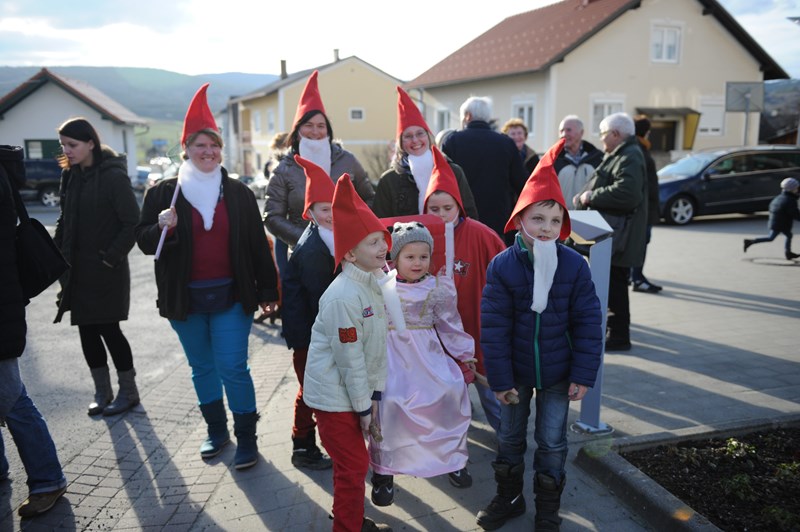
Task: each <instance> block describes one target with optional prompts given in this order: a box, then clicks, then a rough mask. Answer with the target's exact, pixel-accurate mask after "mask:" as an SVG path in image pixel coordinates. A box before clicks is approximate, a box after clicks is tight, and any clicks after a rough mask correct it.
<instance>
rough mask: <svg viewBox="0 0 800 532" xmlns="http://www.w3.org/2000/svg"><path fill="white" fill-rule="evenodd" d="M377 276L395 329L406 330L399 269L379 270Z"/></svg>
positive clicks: (384, 302) (400, 331)
mask: <svg viewBox="0 0 800 532" xmlns="http://www.w3.org/2000/svg"><path fill="white" fill-rule="evenodd" d="M375 277H376V279H377V281H378V286H379V287H380V289H381V294H382V295H383V304H384V306H385V307H386V312H387V314H389V317H390V318H392V323H394V328H395V330H396V331H397V332H399V333H402V332H405V330H406V319H405V317H404V316H403V305H402V303H401V302H400V294H398V293H397V270H389V273H384V272H383V270H378V271H377V272H376V273H375Z"/></svg>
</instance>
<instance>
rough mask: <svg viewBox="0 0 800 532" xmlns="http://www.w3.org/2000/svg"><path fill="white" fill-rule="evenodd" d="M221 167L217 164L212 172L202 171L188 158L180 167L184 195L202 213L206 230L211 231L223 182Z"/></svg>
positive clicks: (180, 179) (179, 176)
mask: <svg viewBox="0 0 800 532" xmlns="http://www.w3.org/2000/svg"><path fill="white" fill-rule="evenodd" d="M221 168H222V167H221V166H220V165H217V166H216V168H214V169H213V170H212V171H211V172H208V173H205V172H201V171H200V170H198V169H197V167H196V166H195V165H194V164H193V163H192V161H191V160H189V159H187V160H185V161H183V163H182V164H181V166H180V168H179V169H178V184H179V185H180V187H181V192H182V193H183V197H184V198H186V201H188V202H189V203H190V204H191V206H192V207H194V208H195V209H197V212H199V213H200V216H202V218H203V227H204V228H205V230H206V231H210V230H211V227H212V226H213V225H214V210H215V209H216V208H217V202H218V201H219V185H220V183H221V182H222V170H221Z"/></svg>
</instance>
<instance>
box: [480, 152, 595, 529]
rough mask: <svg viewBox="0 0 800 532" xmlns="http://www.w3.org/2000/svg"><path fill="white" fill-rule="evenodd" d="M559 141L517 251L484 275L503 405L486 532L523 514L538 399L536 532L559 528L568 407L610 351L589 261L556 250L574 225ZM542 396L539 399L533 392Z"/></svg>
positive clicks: (523, 203)
mask: <svg viewBox="0 0 800 532" xmlns="http://www.w3.org/2000/svg"><path fill="white" fill-rule="evenodd" d="M563 146H564V139H561V140H560V141H559V142H558V143H556V144H555V145H554V146H553V147H551V148H550V149H549V150H548V151H547V153H546V154H545V155H544V156H543V157H542V159H541V161H539V164H538V165H537V166H536V168H535V169H534V171H533V173H532V174H531V176H530V178H528V181H527V182H526V183H525V187H524V188H523V190H522V192H521V193H520V196H519V200H518V201H517V205H516V206H515V207H514V210H513V212H512V214H511V217H510V219H509V220H508V224H507V225H506V231H508V230H510V229H513V228H516V229H517V230H518V233H517V235H516V239H515V242H514V244H513V245H512V246H511V247H509V248H508V249H506V250H505V251H503V252H502V253H500V254H499V255H497V257H495V258H494V260H492V262H491V264H490V265H489V270H488V271H487V273H486V288H485V289H484V291H483V300H482V302H481V345H482V347H483V354H484V363H485V365H486V377H487V378H488V380H489V386H490V387H491V389H492V390H493V391H494V393H495V396H496V397H497V399H498V400H499V401H500V403H501V413H500V419H501V421H500V429H499V430H498V441H499V444H498V450H497V458H496V459H495V461H494V462H492V467H493V468H494V470H495V479H496V480H497V483H498V486H497V495H496V496H495V498H494V499H493V500H492V502H491V503H490V504H489V506H488V507H487V508H486V509H485V510H481V511H480V512H479V513H478V524H479V525H480V526H482V527H483V528H485V529H486V530H494V529H495V528H499V527H500V526H502V525H503V524H504V523H505V522H506V520H508V519H510V518H512V517H516V516H519V515H522V514H524V513H525V499H524V497H523V495H522V493H523V489H522V488H523V484H524V477H525V463H524V456H523V454H522V453H520V452H519V449H525V448H526V446H527V425H528V416H529V415H530V412H531V402H532V401H533V400H534V396H535V401H536V405H535V411H536V413H535V414H534V415H535V425H534V426H535V429H534V438H535V440H536V442H537V449H536V451H534V455H533V470H534V476H533V478H534V483H533V492H534V494H535V497H536V528H537V529H539V528H542V529H544V528H552V529H553V530H555V529H557V528H558V526H559V523H560V522H561V519H560V518H559V517H558V508H559V505H560V500H561V493H562V491H563V490H564V484H565V481H566V477H565V474H564V463H565V462H566V459H567V436H566V432H567V416H568V413H569V403H570V401H579V400H581V399H583V396H584V395H585V394H586V391H587V389H588V388H590V387H592V386H594V383H595V379H596V377H597V371H598V368H599V367H600V357H601V353H602V349H603V334H602V329H601V322H602V313H601V312H600V302H599V300H598V298H597V295H596V293H595V288H594V283H593V282H592V277H591V273H590V271H589V266H588V264H587V262H586V260H585V259H584V258H583V257H582V256H581V255H580V254H578V253H577V252H576V251H574V250H572V249H570V248H569V247H567V246H565V245H563V244H561V243H559V242H558V240H559V239H564V238H566V237H567V236H569V233H570V222H569V213H568V212H567V209H566V206H565V203H564V197H563V195H562V193H561V187H560V185H559V183H558V176H557V174H556V172H555V169H554V168H553V162H554V161H555V159H556V157H557V156H558V153H559V152H560V151H561V150H562V149H563ZM534 390H535V393H534Z"/></svg>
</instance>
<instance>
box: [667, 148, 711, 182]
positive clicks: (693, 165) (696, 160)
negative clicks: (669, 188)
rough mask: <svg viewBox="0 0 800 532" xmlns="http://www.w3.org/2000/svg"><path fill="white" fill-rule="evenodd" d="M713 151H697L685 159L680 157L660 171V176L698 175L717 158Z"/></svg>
mask: <svg viewBox="0 0 800 532" xmlns="http://www.w3.org/2000/svg"><path fill="white" fill-rule="evenodd" d="M716 157H717V156H716V155H715V154H713V153H696V154H694V155H687V156H686V157H684V158H683V159H679V160H677V161H675V162H674V163H671V164H668V165H667V166H665V167H664V168H662V169H661V170H659V171H658V176H659V177H667V176H670V177H674V176H682V177H688V176H692V175H696V174H697V173H699V172H700V170H702V169H703V168H705V167H706V165H708V163H710V162H711V161H713V160H714V159H716Z"/></svg>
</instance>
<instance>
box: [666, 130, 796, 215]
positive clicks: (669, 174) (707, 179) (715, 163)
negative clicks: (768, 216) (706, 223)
mask: <svg viewBox="0 0 800 532" xmlns="http://www.w3.org/2000/svg"><path fill="white" fill-rule="evenodd" d="M798 174H800V147H798V146H789V145H764V146H753V147H746V148H724V149H716V150H708V151H700V152H696V153H692V154H690V155H687V156H686V157H684V158H682V159H679V160H678V161H676V162H674V163H672V164H668V165H667V166H665V167H664V168H662V169H661V170H659V171H658V199H659V204H660V209H661V217H662V218H663V219H664V221H665V222H666V223H668V224H676V225H683V224H687V223H689V222H690V221H691V220H692V219H693V218H694V217H695V216H702V215H705V214H731V213H753V212H758V211H765V210H767V208H768V206H769V202H770V200H771V199H772V198H773V197H775V196H776V195H777V194H778V193H779V192H780V190H781V187H780V183H781V181H782V180H783V179H784V178H786V177H792V176H795V177H796V176H798Z"/></svg>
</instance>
